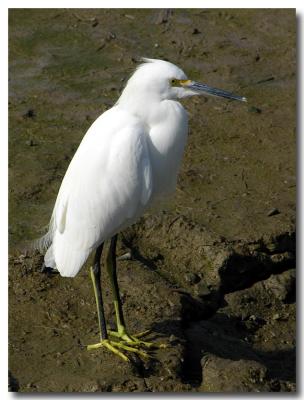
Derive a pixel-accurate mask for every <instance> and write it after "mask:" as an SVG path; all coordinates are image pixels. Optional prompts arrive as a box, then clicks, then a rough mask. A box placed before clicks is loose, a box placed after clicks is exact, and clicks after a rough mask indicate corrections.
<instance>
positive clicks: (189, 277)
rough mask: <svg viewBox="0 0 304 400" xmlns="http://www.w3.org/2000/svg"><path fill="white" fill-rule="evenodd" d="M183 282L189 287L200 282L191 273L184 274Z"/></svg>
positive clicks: (196, 276)
mask: <svg viewBox="0 0 304 400" xmlns="http://www.w3.org/2000/svg"><path fill="white" fill-rule="evenodd" d="M185 281H186V282H188V283H189V284H190V285H195V284H196V283H198V282H199V281H200V278H199V276H198V275H196V274H194V273H193V272H188V273H187V274H185Z"/></svg>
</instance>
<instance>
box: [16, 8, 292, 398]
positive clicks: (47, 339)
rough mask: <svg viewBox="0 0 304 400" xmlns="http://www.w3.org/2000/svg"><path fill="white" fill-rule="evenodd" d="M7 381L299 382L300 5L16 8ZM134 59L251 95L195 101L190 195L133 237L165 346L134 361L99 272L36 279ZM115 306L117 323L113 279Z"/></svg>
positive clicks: (43, 388) (268, 386)
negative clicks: (114, 344) (90, 141)
mask: <svg viewBox="0 0 304 400" xmlns="http://www.w3.org/2000/svg"><path fill="white" fill-rule="evenodd" d="M9 24H10V28H9V29H10V32H9V59H10V96H9V128H10V134H9V152H10V154H9V156H10V157H9V174H10V175H9V179H10V192H9V196H10V198H9V200H10V202H9V203H10V210H9V212H10V216H9V217H10V226H9V233H10V259H9V260H10V262H9V278H10V279H9V282H10V286H9V367H10V374H9V378H10V379H9V381H10V390H13V391H20V392H61V391H65V392H96V391H114V392H132V391H139V392H143V391H155V392H172V391H174V392H181V391H193V392H197V391H202V392H231V391H232V392H239V391H241V392H244V391H245V392H246V391H259V392H260V391H267V392H269V391H295V390H296V381H295V379H296V372H295V366H296V363H295V338H296V322H295V315H296V309H295V279H296V274H295V241H296V240H295V206H296V175H295V174H296V126H295V124H296V118H295V112H296V106H295V104H296V93H295V89H296V33H295V30H296V18H295V11H294V10H246V9H243V10H231V9H230V10H212V9H209V10H200V9H195V10H173V11H168V10H133V9H127V10H115V11H114V10H102V9H98V10H95V9H89V10H85V9H82V10H72V9H70V10H66V9H52V10H47V9H45V10H42V9H41V10H39V9H36V10H30V9H27V10H22V9H19V10H17V9H16V10H11V11H10V15H9ZM138 56H147V57H152V58H162V59H168V60H170V61H172V62H173V63H176V64H177V65H179V66H180V67H181V68H183V70H184V71H185V72H186V73H187V74H188V76H189V77H191V78H192V79H196V80H199V81H202V82H205V83H207V84H209V85H213V86H216V87H220V88H223V89H227V90H231V91H234V92H235V93H238V94H240V95H243V96H246V97H247V98H248V103H247V104H241V103H238V102H231V101H226V100H221V99H215V98H193V99H188V100H186V101H184V105H185V107H186V108H187V110H188V111H189V114H190V135H189V141H188V146H187V151H186V154H185V157H184V161H183V165H182V168H181V173H180V177H179V182H178V188H177V192H176V195H175V197H174V198H172V199H170V202H168V204H166V205H163V206H162V207H160V209H158V210H154V211H152V210H151V212H149V213H147V214H146V215H145V216H143V218H141V220H140V221H139V223H138V224H136V225H134V226H133V227H130V228H128V229H127V230H126V231H125V232H124V233H123V234H122V235H121V236H120V240H119V248H118V254H119V255H121V254H123V253H124V252H126V251H129V252H131V255H132V259H131V260H126V261H120V262H119V266H118V269H119V272H118V273H119V281H120V285H121V291H122V297H123V306H124V311H125V316H126V320H127V324H128V327H129V329H130V331H131V332H139V331H142V330H145V329H151V335H150V339H151V340H152V339H153V340H155V341H156V342H159V343H167V344H169V346H168V347H167V348H166V349H159V350H157V351H155V352H154V354H153V355H154V357H153V358H152V359H150V360H148V361H140V360H139V359H134V360H133V362H132V363H125V362H123V361H122V360H120V359H119V358H118V357H115V356H113V355H111V354H110V353H108V352H107V351H106V350H96V351H91V352H88V351H87V350H86V349H85V345H86V344H90V343H94V342H96V341H97V338H98V328H97V315H96V311H95V305H94V296H93V291H92V289H91V282H90V280H89V277H88V266H89V264H90V262H91V260H89V262H88V263H87V265H86V266H85V267H84V268H83V269H82V271H81V273H80V274H79V275H78V276H77V277H76V278H75V279H68V278H61V277H60V276H59V275H51V276H49V275H45V274H41V273H40V269H41V265H42V256H41V255H39V254H37V253H35V254H28V253H25V252H22V251H20V247H22V243H23V242H24V241H27V240H31V239H33V238H35V237H37V236H39V235H41V234H42V233H43V227H44V226H45V225H46V224H47V223H48V220H49V217H50V215H51V211H52V207H53V204H54V201H55V198H56V194H57V191H58V188H59V186H60V183H61V180H62V177H63V176H64V173H65V170H66V168H67V166H68V164H69V162H70V160H71V158H72V157H73V154H74V152H75V150H76V149H77V146H78V144H79V142H80V140H81V138H82V137H83V135H84V133H85V132H86V130H87V129H88V127H89V126H90V125H91V123H92V122H93V121H94V120H95V119H96V118H97V117H98V116H99V115H100V114H101V113H102V112H103V111H105V110H106V109H108V108H110V107H111V106H112V105H113V104H114V103H115V101H116V99H117V98H118V96H119V94H120V92H121V90H122V88H123V87H124V85H125V82H126V80H127V78H128V76H130V74H131V72H132V70H133V69H134V68H135V67H136V65H137V64H136V60H137V57H138ZM104 296H105V303H106V307H105V308H106V315H107V319H108V321H109V323H110V325H113V323H114V308H113V305H112V301H111V293H110V290H109V287H108V282H107V280H106V278H105V282H104Z"/></svg>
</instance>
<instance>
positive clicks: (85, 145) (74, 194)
mask: <svg viewBox="0 0 304 400" xmlns="http://www.w3.org/2000/svg"><path fill="white" fill-rule="evenodd" d="M198 94H210V95H213V96H219V97H224V98H227V99H233V100H239V101H246V99H245V98H244V97H241V96H238V95H235V94H232V93H230V92H227V91H224V90H220V89H215V88H212V87H209V86H207V85H205V84H202V83H198V82H194V81H192V80H190V79H188V78H187V76H186V75H185V73H184V72H183V71H182V70H181V69H180V68H178V67H177V66H175V65H173V64H171V63H170V62H167V61H162V60H154V59H143V63H142V64H141V65H140V66H139V67H138V68H137V69H136V71H135V73H134V74H133V75H132V77H131V78H130V79H129V81H128V83H127V85H126V87H125V89H124V91H123V92H122V94H121V96H120V98H119V99H118V101H117V103H116V104H115V105H114V107H112V108H111V109H110V110H108V111H106V112H105V113H103V114H102V115H101V116H100V117H99V118H97V120H96V121H95V122H94V123H93V124H92V126H91V127H90V128H89V130H88V132H87V133H86V135H85V136H84V138H83V140H82V142H81V144H80V146H79V148H78V150H77V151H76V153H75V155H74V158H73V159H72V161H71V163H70V165H69V167H68V169H67V172H66V174H65V176H64V178H63V181H62V184H61V187H60V190H59V193H58V196H57V200H56V203H55V206H54V210H53V213H52V217H51V221H50V225H49V230H48V233H47V234H46V235H45V236H44V237H43V238H42V239H40V241H39V243H38V245H39V246H40V248H41V247H44V248H48V250H47V252H46V254H45V257H44V262H45V266H46V267H47V268H52V269H57V270H58V271H59V272H60V274H61V275H62V276H66V277H74V276H75V275H76V274H77V273H78V272H79V270H80V269H81V267H82V266H83V265H84V263H85V262H86V260H87V258H88V256H89V254H90V253H91V252H92V251H93V250H96V253H95V259H94V264H93V266H92V267H91V268H90V272H91V278H92V281H93V287H94V293H95V299H96V305H97V312H98V322H99V330H100V340H99V342H98V343H97V344H94V345H89V346H88V349H94V348H99V347H106V348H107V349H109V350H110V351H112V352H114V353H115V354H117V355H119V356H120V357H121V358H123V359H124V360H128V359H129V358H128V357H127V356H126V354H125V353H126V352H128V351H130V352H135V353H137V354H139V355H142V356H147V353H146V352H145V351H142V350H143V349H142V348H141V346H143V347H147V348H149V347H152V346H153V345H152V344H151V343H148V342H145V341H142V340H141V336H143V335H141V334H138V335H130V334H129V332H128V331H127V329H126V325H125V321H124V316H123V310H122V304H121V301H120V296H119V288H118V282H117V276H116V255H115V252H116V241H117V234H118V232H120V231H121V230H122V229H123V228H125V227H127V226H129V225H131V224H133V223H134V222H135V221H136V220H137V219H138V217H140V216H141V215H142V214H143V212H144V211H145V210H146V209H147V208H148V207H149V206H151V204H152V203H154V202H155V201H157V200H158V199H160V198H161V197H163V196H164V195H166V194H168V193H169V192H171V191H172V190H174V188H175V185H176V180H177V174H178V170H179V166H180V163H181V159H182V155H183V152H184V147H185V144H186V140H187V134H188V117H187V113H186V111H185V109H184V108H183V106H182V105H181V104H180V103H179V101H178V100H180V99H182V98H185V97H189V96H194V95H198ZM106 240H110V241H111V242H110V249H109V253H108V255H107V257H106V265H107V271H108V274H109V276H110V281H111V285H112V291H113V297H114V306H115V313H116V323H117V331H115V332H111V331H108V330H107V328H106V322H105V317H104V308H103V300H102V291H101V272H100V271H101V268H100V258H101V254H102V249H103V243H104V242H105V241H106ZM110 337H113V340H111V339H110Z"/></svg>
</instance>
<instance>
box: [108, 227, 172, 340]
mask: <svg viewBox="0 0 304 400" xmlns="http://www.w3.org/2000/svg"><path fill="white" fill-rule="evenodd" d="M116 243H117V235H115V236H113V237H112V239H111V243H110V248H109V252H108V255H107V260H106V263H107V270H108V274H109V277H110V282H111V286H112V291H113V298H114V308H115V315H116V325H117V331H108V333H109V335H110V336H114V337H116V338H119V339H120V340H122V341H123V342H125V343H127V344H129V345H132V346H145V347H166V346H165V345H163V344H159V345H157V344H154V343H150V342H144V341H142V340H139V338H141V337H143V336H146V335H147V334H148V333H149V332H150V331H149V330H148V331H144V332H141V333H138V334H135V335H129V333H128V332H127V329H126V325H125V320H124V315H123V310H122V303H121V299H120V295H119V287H118V281H117V272H116Z"/></svg>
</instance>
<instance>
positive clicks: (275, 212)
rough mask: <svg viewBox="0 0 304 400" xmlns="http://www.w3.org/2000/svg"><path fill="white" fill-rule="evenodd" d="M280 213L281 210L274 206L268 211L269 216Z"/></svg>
mask: <svg viewBox="0 0 304 400" xmlns="http://www.w3.org/2000/svg"><path fill="white" fill-rule="evenodd" d="M277 214H280V211H279V210H278V209H277V208H272V209H271V210H270V211H268V213H267V217H272V216H273V215H277Z"/></svg>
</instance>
